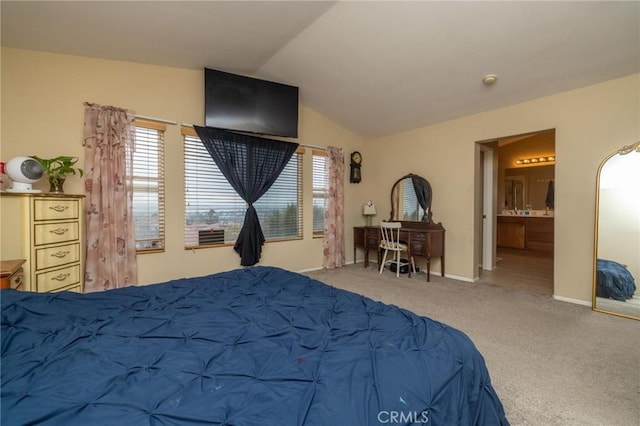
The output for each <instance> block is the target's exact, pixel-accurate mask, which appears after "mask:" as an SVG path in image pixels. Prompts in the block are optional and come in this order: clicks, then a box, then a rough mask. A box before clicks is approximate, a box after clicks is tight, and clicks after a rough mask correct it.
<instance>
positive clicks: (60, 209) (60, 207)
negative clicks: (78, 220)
mask: <svg viewBox="0 0 640 426" xmlns="http://www.w3.org/2000/svg"><path fill="white" fill-rule="evenodd" d="M49 208H50V209H51V210H53V211H56V212H58V213H62V212H63V211H65V210H66V209H68V208H69V206H61V205H59V204H58V205H56V206H50V207H49Z"/></svg>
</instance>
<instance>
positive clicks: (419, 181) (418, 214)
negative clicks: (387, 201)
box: [389, 173, 432, 223]
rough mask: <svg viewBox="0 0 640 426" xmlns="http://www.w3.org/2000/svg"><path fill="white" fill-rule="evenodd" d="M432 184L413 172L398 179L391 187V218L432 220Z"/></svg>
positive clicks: (425, 221) (417, 220) (416, 220)
mask: <svg viewBox="0 0 640 426" xmlns="http://www.w3.org/2000/svg"><path fill="white" fill-rule="evenodd" d="M431 198H432V192H431V185H430V184H429V182H428V181H427V180H426V179H424V178H423V177H421V176H418V175H414V174H412V173H410V174H408V175H406V176H403V177H401V178H400V179H398V180H397V181H396V182H395V183H394V184H393V187H392V188H391V218H390V219H389V220H395V221H403V222H422V223H430V222H431V216H432V212H431Z"/></svg>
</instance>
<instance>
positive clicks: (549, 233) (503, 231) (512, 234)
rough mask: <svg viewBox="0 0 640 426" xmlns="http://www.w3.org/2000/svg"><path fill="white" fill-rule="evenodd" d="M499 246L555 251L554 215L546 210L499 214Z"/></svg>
mask: <svg viewBox="0 0 640 426" xmlns="http://www.w3.org/2000/svg"><path fill="white" fill-rule="evenodd" d="M498 247H505V248H517V249H523V250H533V251H546V252H552V251H553V216H551V215H545V214H544V212H537V211H534V212H531V214H529V215H524V214H514V213H511V214H499V215H498Z"/></svg>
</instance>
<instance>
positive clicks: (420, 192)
mask: <svg viewBox="0 0 640 426" xmlns="http://www.w3.org/2000/svg"><path fill="white" fill-rule="evenodd" d="M411 182H413V190H414V191H415V192H416V198H417V199H418V204H420V207H422V209H423V210H424V216H423V217H422V220H423V221H425V222H429V221H430V220H431V212H430V211H429V206H431V185H429V182H427V181H426V180H424V179H423V178H421V177H420V176H411Z"/></svg>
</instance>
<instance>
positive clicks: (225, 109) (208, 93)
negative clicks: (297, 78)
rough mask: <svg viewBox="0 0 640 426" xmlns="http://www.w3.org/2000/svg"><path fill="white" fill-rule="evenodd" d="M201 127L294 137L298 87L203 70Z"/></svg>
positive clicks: (296, 128) (207, 69)
mask: <svg viewBox="0 0 640 426" xmlns="http://www.w3.org/2000/svg"><path fill="white" fill-rule="evenodd" d="M204 86H205V93H204V102H205V104H204V110H205V126H207V127H216V128H219V129H226V130H235V131H239V132H249V133H257V134H263V135H271V136H284V137H292V138H297V137H298V88H297V87H295V86H289V85H286V84H282V83H274V82H272V81H267V80H260V79H257V78H252V77H246V76H242V75H237V74H231V73H228V72H224V71H218V70H214V69H209V68H205V69H204Z"/></svg>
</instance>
